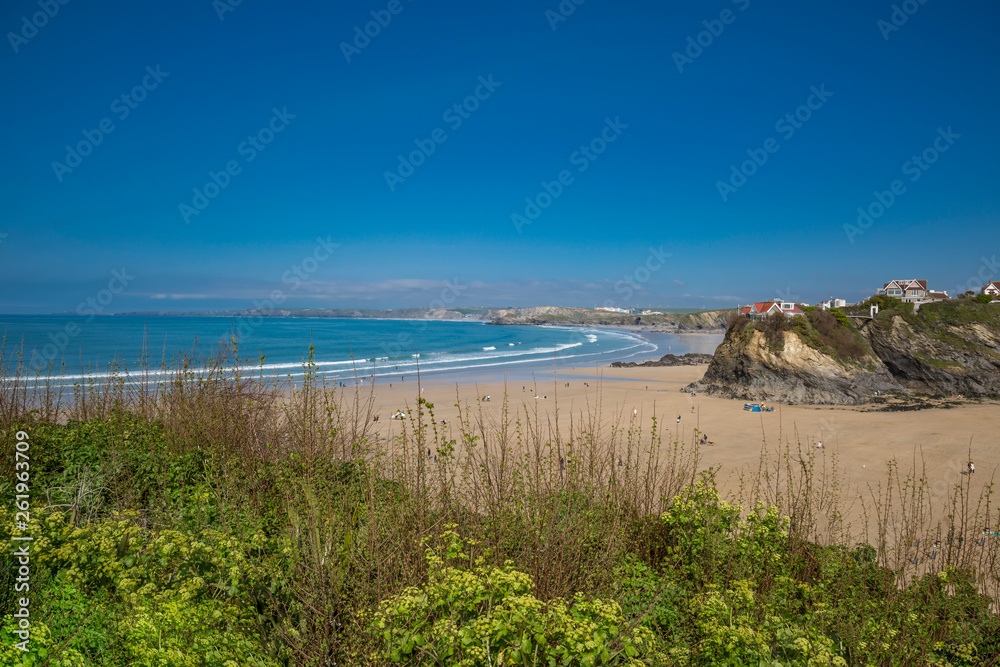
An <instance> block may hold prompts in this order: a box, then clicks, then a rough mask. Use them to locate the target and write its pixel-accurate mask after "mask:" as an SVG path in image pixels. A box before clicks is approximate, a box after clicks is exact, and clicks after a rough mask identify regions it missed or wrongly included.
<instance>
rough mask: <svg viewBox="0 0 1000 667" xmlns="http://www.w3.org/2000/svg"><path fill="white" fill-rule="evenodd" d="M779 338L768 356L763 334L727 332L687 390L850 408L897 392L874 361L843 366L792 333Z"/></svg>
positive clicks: (770, 348) (742, 397)
mask: <svg viewBox="0 0 1000 667" xmlns="http://www.w3.org/2000/svg"><path fill="white" fill-rule="evenodd" d="M782 337H783V339H784V340H783V347H782V349H781V350H780V351H774V350H773V348H772V346H771V345H769V344H768V343H767V341H766V340H765V335H764V333H763V332H761V331H753V330H751V331H749V332H734V331H733V329H730V330H729V331H728V332H727V333H726V338H725V340H724V341H723V342H722V344H721V345H720V346H719V347H718V349H717V350H716V351H715V356H714V357H713V358H712V362H711V363H710V364H709V366H708V370H707V371H706V373H705V377H703V378H702V379H701V381H699V382H696V383H694V384H692V385H690V386H689V387H687V390H692V391H702V392H705V393H708V394H711V395H714V396H723V397H726V398H738V399H741V400H745V401H772V402H780V403H824V404H841V405H843V404H848V405H850V404H857V403H864V402H866V401H867V400H868V399H869V397H871V396H872V395H874V394H875V392H876V391H881V392H887V391H897V390H899V389H900V388H901V387H900V385H899V383H898V382H897V381H896V380H895V378H893V376H892V374H891V373H889V371H888V369H887V368H886V367H885V366H884V365H883V364H882V363H881V362H880V361H879V360H878V359H877V358H876V357H875V356H874V355H870V356H869V357H868V358H865V359H863V360H861V361H860V362H858V363H848V364H845V363H842V362H840V361H837V360H836V359H834V357H832V356H830V355H829V354H825V353H823V352H821V351H819V350H817V349H815V348H813V347H810V346H808V345H806V344H805V343H804V342H803V341H802V338H800V336H799V335H798V334H796V333H795V332H793V331H785V332H782Z"/></svg>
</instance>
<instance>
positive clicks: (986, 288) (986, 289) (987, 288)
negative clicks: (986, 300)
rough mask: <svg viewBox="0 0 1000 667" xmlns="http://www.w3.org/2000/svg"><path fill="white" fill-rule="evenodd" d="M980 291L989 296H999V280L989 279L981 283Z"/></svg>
mask: <svg viewBox="0 0 1000 667" xmlns="http://www.w3.org/2000/svg"><path fill="white" fill-rule="evenodd" d="M980 292H982V293H983V294H989V295H990V296H1000V282H998V281H996V280H991V281H990V282H988V283H986V284H985V285H983V289H981V290H980Z"/></svg>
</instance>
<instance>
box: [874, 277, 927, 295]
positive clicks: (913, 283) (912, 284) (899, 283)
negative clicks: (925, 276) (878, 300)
mask: <svg viewBox="0 0 1000 667" xmlns="http://www.w3.org/2000/svg"><path fill="white" fill-rule="evenodd" d="M890 287H895V288H898V289H901V290H908V289H922V290H924V291H925V292H926V291H927V281H926V280H890V281H889V282H887V283H886V284H885V285H883V286H882V289H884V290H887V289H889V288H890Z"/></svg>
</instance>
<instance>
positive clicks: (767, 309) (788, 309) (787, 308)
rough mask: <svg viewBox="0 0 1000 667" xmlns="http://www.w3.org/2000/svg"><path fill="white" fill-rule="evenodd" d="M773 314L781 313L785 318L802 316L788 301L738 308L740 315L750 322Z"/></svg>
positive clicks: (762, 302)
mask: <svg viewBox="0 0 1000 667" xmlns="http://www.w3.org/2000/svg"><path fill="white" fill-rule="evenodd" d="M775 313H781V314H783V315H785V316H786V317H792V316H793V315H802V314H803V313H802V309H801V308H799V307H798V306H797V305H796V304H794V303H792V302H790V301H782V300H781V299H774V300H773V301H759V302H755V303H751V304H750V305H748V306H741V307H740V314H741V315H745V316H747V317H749V318H750V319H751V320H756V319H757V318H760V317H764V316H766V315H774V314H775Z"/></svg>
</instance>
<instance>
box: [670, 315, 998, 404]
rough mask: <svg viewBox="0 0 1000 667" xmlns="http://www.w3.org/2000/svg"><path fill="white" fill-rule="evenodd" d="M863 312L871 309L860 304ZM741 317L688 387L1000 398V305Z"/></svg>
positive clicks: (816, 396) (808, 395)
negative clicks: (766, 319) (781, 320)
mask: <svg viewBox="0 0 1000 667" xmlns="http://www.w3.org/2000/svg"><path fill="white" fill-rule="evenodd" d="M858 312H864V311H863V310H861V309H858ZM836 317H837V318H839V319H835V317H834V316H833V315H830V314H821V313H816V312H813V313H807V315H806V316H802V317H797V318H792V321H789V322H788V323H785V324H783V325H782V326H779V327H772V329H771V330H770V331H766V330H765V329H766V325H764V324H763V323H760V322H758V323H756V324H752V325H747V324H746V323H745V322H739V321H735V322H734V323H735V326H732V327H730V328H729V329H728V330H727V332H726V337H725V340H724V341H723V343H722V344H721V345H720V346H719V348H718V349H717V350H716V352H715V355H714V357H713V358H712V361H711V363H710V364H709V367H708V370H707V371H706V373H705V376H704V377H703V378H702V379H701V380H700V381H699V382H696V383H694V384H692V385H691V386H690V387H688V389H692V390H698V391H704V392H707V393H709V394H713V395H717V396H724V397H728V398H738V399H743V400H753V401H774V402H787V403H793V402H794V403H820V404H857V403H864V402H866V401H868V400H870V398H871V397H872V396H873V395H874V394H875V392H883V393H885V392H899V393H910V392H916V393H922V394H931V395H945V396H947V395H950V394H952V393H954V394H964V395H966V396H997V395H1000V304H977V303H975V302H973V301H971V300H962V301H959V300H954V301H951V302H944V303H936V304H928V305H925V306H924V307H922V308H921V309H920V310H919V311H916V312H915V311H914V310H913V308H912V307H911V306H909V305H906V304H897V306H896V307H895V308H890V309H889V310H888V311H885V312H881V313H879V314H878V315H877V316H876V317H875V318H874V319H853V320H851V319H848V318H847V317H845V316H844V315H843V314H842V313H838V314H837V316H836Z"/></svg>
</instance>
